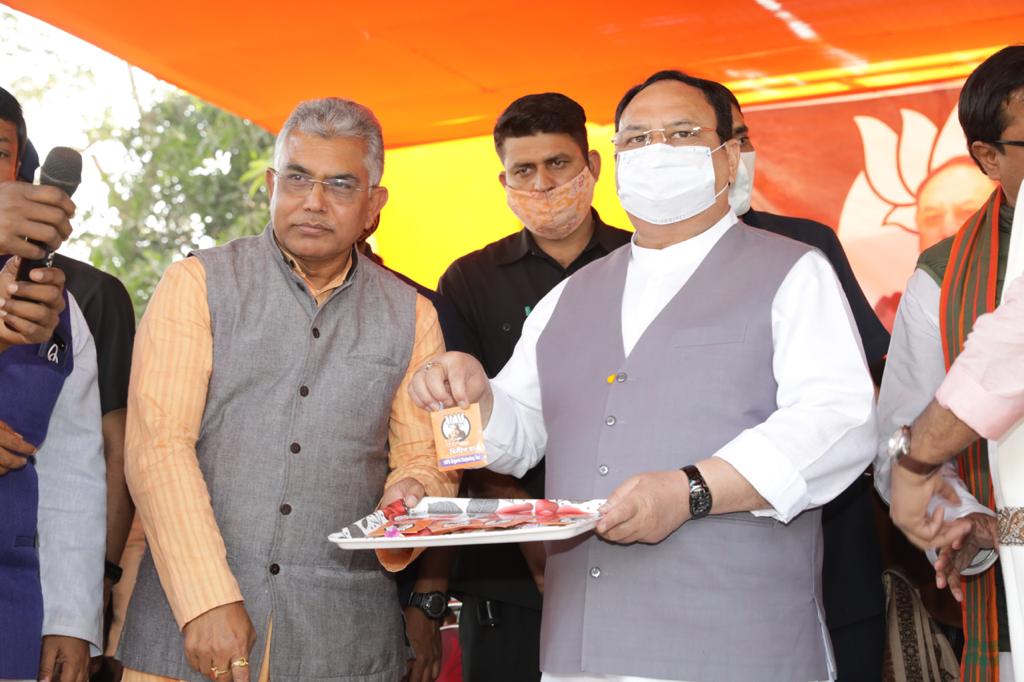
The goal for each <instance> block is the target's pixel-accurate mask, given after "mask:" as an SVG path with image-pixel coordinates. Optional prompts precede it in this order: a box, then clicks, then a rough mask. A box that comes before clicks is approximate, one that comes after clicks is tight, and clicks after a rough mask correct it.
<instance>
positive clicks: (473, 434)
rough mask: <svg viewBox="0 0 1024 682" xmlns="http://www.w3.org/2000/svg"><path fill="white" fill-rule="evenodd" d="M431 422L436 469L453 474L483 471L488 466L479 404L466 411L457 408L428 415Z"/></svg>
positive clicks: (474, 404)
mask: <svg viewBox="0 0 1024 682" xmlns="http://www.w3.org/2000/svg"><path fill="white" fill-rule="evenodd" d="M430 421H431V423H432V424H433V428H434V447H435V448H436V449H437V468H438V469H440V470H441V471H452V470H455V469H482V468H483V467H485V466H487V451H486V450H485V449H484V428H483V422H482V421H481V419H480V405H479V404H478V403H473V404H472V405H470V406H469V407H467V408H465V409H463V408H461V407H459V406H457V405H456V406H455V407H450V408H448V409H447V410H441V411H440V412H431V413H430Z"/></svg>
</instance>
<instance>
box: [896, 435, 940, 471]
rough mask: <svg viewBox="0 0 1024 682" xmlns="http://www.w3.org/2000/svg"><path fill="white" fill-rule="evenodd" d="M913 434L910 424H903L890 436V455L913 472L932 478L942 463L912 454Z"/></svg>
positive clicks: (897, 462)
mask: <svg viewBox="0 0 1024 682" xmlns="http://www.w3.org/2000/svg"><path fill="white" fill-rule="evenodd" d="M912 438H913V434H912V432H911V428H910V427H909V426H901V427H900V428H899V429H897V430H896V432H895V433H894V434H892V436H891V437H890V438H889V448H888V449H889V456H890V457H892V458H893V459H895V460H896V464H897V465H898V466H900V467H903V468H904V469H906V470H907V471H909V472H910V473H912V474H916V475H918V476H923V477H925V478H930V477H931V476H932V474H934V473H935V472H937V471H938V470H939V469H940V468H941V467H942V465H941V464H935V463H933V462H928V461H924V460H921V459H918V458H916V457H913V456H912V455H911V444H912Z"/></svg>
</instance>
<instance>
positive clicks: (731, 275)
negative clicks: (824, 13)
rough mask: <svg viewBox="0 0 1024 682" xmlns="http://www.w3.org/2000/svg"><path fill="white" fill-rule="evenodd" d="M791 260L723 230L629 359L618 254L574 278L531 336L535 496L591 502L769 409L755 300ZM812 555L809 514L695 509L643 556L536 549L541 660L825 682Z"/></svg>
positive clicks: (694, 455) (647, 673) (587, 543)
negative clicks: (540, 441) (783, 518)
mask: <svg viewBox="0 0 1024 682" xmlns="http://www.w3.org/2000/svg"><path fill="white" fill-rule="evenodd" d="M807 251H808V248H807V247H806V246H803V245H801V244H798V243H797V242H795V241H791V240H788V239H783V238H780V237H776V236H774V235H769V234H766V233H763V232H761V231H760V230H754V229H752V228H749V227H747V226H746V225H743V224H738V225H735V226H734V227H733V228H732V229H730V230H728V231H727V232H726V233H725V234H724V236H722V238H721V239H720V240H719V241H718V243H717V244H716V245H715V246H714V247H713V248H712V250H711V251H710V253H709V254H708V255H707V257H706V258H705V259H704V261H703V262H702V263H701V264H700V266H699V267H698V269H697V270H696V272H694V274H693V276H692V277H691V278H690V280H689V281H688V282H687V283H686V284H685V285H684V286H683V288H682V289H681V290H680V291H679V293H678V294H677V295H676V296H675V297H674V298H673V299H672V300H671V301H670V302H669V303H668V305H667V306H666V307H665V308H664V310H662V312H661V313H660V314H659V315H658V317H657V318H656V319H655V320H654V321H653V322H652V323H651V324H650V326H649V327H648V328H647V330H646V331H645V332H644V333H643V335H642V336H641V337H640V339H639V341H638V342H637V343H636V346H635V347H634V348H633V350H632V352H631V353H630V354H629V356H628V357H626V356H625V355H624V351H623V343H622V329H621V315H620V314H619V311H620V310H621V309H622V294H623V288H624V284H625V279H626V271H627V266H628V264H629V258H630V250H629V248H628V247H626V248H622V249H619V250H618V251H616V252H614V253H612V254H611V255H609V256H608V257H607V258H604V259H602V260H600V261H597V262H596V263H594V264H592V265H590V266H588V267H586V268H584V269H583V270H581V271H580V272H578V273H576V274H575V275H574V276H573V277H572V279H570V280H569V282H568V284H567V286H566V288H565V290H564V292H563V293H562V296H561V298H560V299H559V300H558V303H557V306H556V308H555V310H554V313H553V316H552V318H551V320H550V322H549V323H548V324H547V326H546V328H545V329H544V332H543V333H542V334H541V336H540V339H539V341H538V343H537V363H538V373H539V377H540V388H541V396H542V400H543V406H544V408H543V411H544V423H545V426H546V429H547V433H548V443H547V450H546V462H547V488H546V495H547V496H548V497H556V498H560V497H566V498H585V499H586V498H604V497H607V496H608V495H610V494H611V492H612V491H613V490H614V489H615V487H616V486H617V485H618V484H620V483H621V482H622V481H624V480H626V479H627V478H629V477H630V476H633V475H635V474H640V473H643V472H648V471H663V470H672V469H678V468H679V467H682V466H684V465H687V464H692V463H694V462H696V461H698V460H701V459H704V458H706V457H708V456H709V455H710V454H712V453H714V452H716V451H718V450H719V449H720V448H721V447H722V446H723V445H725V444H726V443H727V442H729V441H730V440H732V439H733V438H734V437H735V436H737V435H738V434H739V433H740V432H742V431H743V430H745V429H747V428H750V427H753V426H756V425H758V424H760V423H761V422H763V421H764V420H765V419H767V418H768V416H769V415H771V414H772V413H773V412H774V411H775V410H776V409H777V404H776V389H777V385H776V382H775V378H774V375H773V371H772V357H773V340H772V339H773V337H772V313H771V309H772V301H773V299H774V297H775V294H776V292H777V290H778V288H779V286H780V285H781V283H782V281H783V280H784V279H785V277H786V275H787V274H788V273H789V271H790V269H791V268H792V267H793V265H794V264H795V263H796V262H797V260H799V259H800V257H801V256H803V255H804V254H805V253H806V252H807ZM610 375H615V377H616V380H613V381H611V382H609V381H608V377H609V376H610ZM679 503H680V504H686V503H687V502H686V500H685V499H681V500H680V501H679ZM821 551H822V545H821V522H820V512H819V511H818V510H812V511H806V512H804V513H802V514H800V515H799V516H798V517H797V518H795V519H794V520H793V521H792V522H790V523H789V524H782V523H780V522H779V521H777V520H774V519H771V518H766V517H755V516H753V515H751V514H747V513H740V514H725V515H719V516H710V517H706V518H704V519H699V520H695V521H691V522H689V523H686V524H685V525H684V526H683V527H682V528H681V529H680V530H678V531H677V532H675V533H673V534H672V535H670V536H669V537H668V538H666V539H665V540H664V541H662V542H660V543H658V544H656V545H647V544H632V545H628V546H623V545H617V544H613V543H609V542H605V541H603V540H601V539H599V538H597V537H596V536H592V535H591V536H587V537H586V538H585V539H574V540H570V541H564V542H556V543H552V544H551V545H549V547H548V563H547V570H546V573H545V590H544V616H543V626H542V636H541V642H542V644H541V667H542V669H543V670H545V671H546V672H549V673H572V672H579V671H584V670H585V671H589V672H600V673H608V674H622V675H634V676H641V677H651V678H659V679H670V680H690V681H697V680H700V681H704V680H707V681H709V682H710V681H713V682H750V681H751V680H757V681H758V682H794V681H807V680H824V679H828V678H829V670H828V667H829V666H828V653H827V644H826V639H825V637H824V636H823V632H824V631H825V630H824V613H823V611H822V608H821V586H820V573H821V557H822V554H821Z"/></svg>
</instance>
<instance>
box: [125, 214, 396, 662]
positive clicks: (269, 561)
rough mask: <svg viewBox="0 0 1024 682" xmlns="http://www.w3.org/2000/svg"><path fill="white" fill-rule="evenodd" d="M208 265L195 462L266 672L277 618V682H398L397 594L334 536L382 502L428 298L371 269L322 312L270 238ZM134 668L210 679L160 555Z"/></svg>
mask: <svg viewBox="0 0 1024 682" xmlns="http://www.w3.org/2000/svg"><path fill="white" fill-rule="evenodd" d="M195 255H196V257H198V258H199V260H200V261H202V264H203V268H204V270H205V271H206V279H207V288H208V292H209V296H208V303H209V307H210V316H211V323H212V326H213V373H212V376H211V377H210V384H209V393H208V397H207V402H206V409H205V412H204V414H203V420H202V427H201V430H200V435H199V440H198V442H197V443H196V453H197V456H198V459H199V465H200V467H201V469H202V472H203V476H204V478H205V479H206V485H207V487H208V488H209V491H210V501H211V502H212V504H213V511H214V514H215V516H216V519H217V525H218V527H219V528H220V531H221V534H222V535H223V537H224V542H225V544H226V546H227V559H228V564H229V565H230V567H231V570H232V572H233V573H234V576H235V578H236V579H237V580H238V583H239V586H240V587H241V590H242V594H243V596H244V598H245V608H246V610H247V611H248V613H249V615H250V617H251V618H252V621H253V625H254V626H255V627H256V630H257V633H258V636H259V638H258V640H257V642H256V644H255V646H254V647H253V649H252V653H251V655H250V657H249V660H250V661H251V665H252V668H251V669H252V670H253V671H254V672H255V671H258V670H259V669H260V664H261V657H262V654H263V649H264V644H265V641H266V634H267V633H266V626H267V623H268V620H269V619H270V617H271V614H272V615H273V621H274V634H273V638H272V641H271V655H270V661H271V667H272V669H271V675H270V677H271V679H272V680H274V682H299V681H300V680H313V679H316V680H321V681H322V682H326V681H335V682H343V681H344V682H354V681H357V680H358V681H359V682H395V681H396V680H398V679H399V678H400V677H401V676H402V675H403V674H404V672H405V662H406V650H405V644H404V636H403V627H402V618H401V613H400V609H399V606H398V600H397V599H396V597H395V584H394V581H393V579H392V578H391V576H390V575H389V574H387V573H385V571H384V570H383V569H382V568H381V566H380V564H379V563H378V561H377V558H376V556H375V555H374V553H373V552H343V551H340V550H338V549H337V548H335V547H334V546H333V545H331V544H330V543H329V542H327V535H328V534H329V533H331V532H333V531H336V530H338V529H339V528H342V527H343V526H345V525H346V524H348V523H350V522H351V521H352V519H355V518H359V517H360V516H362V515H364V514H366V511H367V510H368V509H373V508H374V506H375V505H376V504H377V501H378V500H379V499H380V496H381V493H382V492H383V488H384V481H385V478H386V477H387V474H388V455H387V439H388V426H389V420H390V414H391V404H392V401H393V399H394V397H395V392H396V390H397V389H398V386H399V384H400V382H401V380H402V378H403V376H404V375H405V372H406V368H407V366H408V364H409V358H410V356H411V354H412V347H413V341H414V337H415V320H416V311H415V308H416V294H415V292H414V291H413V289H412V288H411V287H409V286H406V285H405V284H403V283H401V282H399V281H398V280H397V279H396V278H395V277H394V276H393V275H391V274H390V273H387V272H386V271H384V270H383V269H382V268H380V267H378V266H377V265H375V264H374V263H372V262H371V261H369V260H367V259H359V260H358V262H355V261H354V262H353V267H352V269H351V271H350V273H349V277H348V278H347V280H346V281H345V283H344V284H343V285H342V286H341V287H339V288H338V289H337V290H336V291H334V292H333V293H332V294H331V296H330V298H329V299H328V300H327V301H325V302H324V303H323V305H321V306H320V307H319V308H318V307H317V306H316V304H315V302H314V301H313V299H312V297H311V296H310V295H309V293H308V292H307V290H306V288H305V286H304V284H303V283H302V280H301V279H300V278H299V277H298V276H296V275H295V273H293V272H292V271H291V269H290V268H289V267H288V265H287V264H286V263H285V262H284V260H283V256H282V254H281V251H280V250H279V249H278V248H277V245H276V243H275V241H274V238H273V232H272V230H271V228H269V227H268V228H267V230H266V231H265V232H264V233H263V234H262V235H261V236H258V237H247V238H244V239H238V240H235V241H233V242H231V243H229V244H227V245H225V246H221V247H217V248H213V249H208V250H204V251H199V252H198V253H196V254H195ZM353 258H355V256H354V255H353ZM120 654H121V655H120V658H121V660H122V661H123V662H124V664H125V666H127V667H129V668H132V669H136V670H142V671H146V672H150V673H156V674H160V675H165V676H169V677H174V678H182V679H187V680H195V681H196V682H199V681H200V680H203V679H204V678H205V676H203V675H200V674H198V673H196V672H194V671H192V670H191V669H190V667H189V665H188V662H187V661H186V660H185V656H184V651H183V648H182V635H181V631H180V630H179V628H178V625H177V624H176V623H175V621H174V618H173V616H172V614H171V609H170V606H169V605H168V602H167V598H166V597H165V595H164V592H163V590H162V589H161V587H160V581H159V577H158V575H157V572H156V569H155V567H154V564H153V560H152V557H151V556H150V554H149V552H148V551H147V553H146V556H145V557H144V559H143V561H142V565H141V567H140V569H139V578H138V584H137V585H136V587H135V592H134V594H133V595H132V599H131V604H130V605H129V609H128V615H127V620H126V625H125V630H124V636H123V639H122V643H121V650H120Z"/></svg>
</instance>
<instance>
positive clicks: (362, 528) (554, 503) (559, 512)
mask: <svg viewBox="0 0 1024 682" xmlns="http://www.w3.org/2000/svg"><path fill="white" fill-rule="evenodd" d="M603 503H604V500H585V501H581V500H545V499H540V500H504V499H502V500H495V499H482V498H452V497H444V498H439V497H427V498H424V499H423V500H421V501H420V503H419V504H417V505H416V506H415V507H413V508H412V509H409V508H407V507H406V505H405V503H404V502H402V500H398V501H396V502H393V503H391V504H389V505H388V506H387V507H383V508H381V509H378V510H377V511H375V512H374V513H373V514H370V515H369V516H366V517H364V518H362V519H360V520H359V521H356V522H355V523H353V524H350V525H348V526H347V527H345V528H344V529H343V530H341V531H340V533H339V534H338V535H339V536H340V537H344V538H363V537H369V538H373V537H383V538H397V537H422V536H436V535H449V534H455V533H468V532H500V531H502V530H508V529H513V528H531V527H541V526H567V525H571V524H573V523H578V522H579V521H580V519H584V518H597V516H598V511H597V510H598V509H599V508H600V506H601V505H602V504H603Z"/></svg>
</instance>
